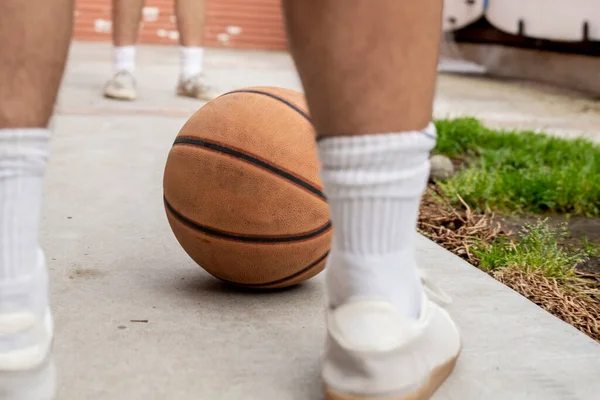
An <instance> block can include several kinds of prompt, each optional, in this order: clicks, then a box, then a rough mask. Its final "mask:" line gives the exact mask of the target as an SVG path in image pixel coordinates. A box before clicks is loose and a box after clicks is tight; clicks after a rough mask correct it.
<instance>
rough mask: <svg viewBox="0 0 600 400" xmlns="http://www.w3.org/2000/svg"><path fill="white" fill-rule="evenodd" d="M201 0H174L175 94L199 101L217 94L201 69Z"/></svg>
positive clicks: (202, 0) (202, 6) (202, 12)
mask: <svg viewBox="0 0 600 400" xmlns="http://www.w3.org/2000/svg"><path fill="white" fill-rule="evenodd" d="M204 7H205V1H204V0H175V13H176V14H177V28H178V29H179V43H180V44H181V46H180V48H179V51H180V57H181V74H180V76H179V83H178V85H177V94H178V95H180V96H186V97H194V98H198V99H202V100H212V99H213V98H215V97H216V96H217V93H215V92H214V90H213V89H212V88H211V87H210V86H208V85H207V84H206V80H205V78H204V76H203V73H202V72H203V69H204V65H203V64H204V47H202V45H203V40H204V16H205V9H204Z"/></svg>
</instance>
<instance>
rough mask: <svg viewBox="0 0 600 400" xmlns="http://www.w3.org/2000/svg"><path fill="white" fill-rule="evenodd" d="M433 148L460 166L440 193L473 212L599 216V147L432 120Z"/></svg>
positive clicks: (463, 121) (461, 120)
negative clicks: (435, 135) (435, 136)
mask: <svg viewBox="0 0 600 400" xmlns="http://www.w3.org/2000/svg"><path fill="white" fill-rule="evenodd" d="M436 127H437V130H438V143H437V147H436V152H437V153H439V154H444V155H447V156H448V157H451V158H462V159H463V160H464V161H466V165H467V166H466V167H465V168H464V169H462V170H460V171H459V172H458V173H457V174H456V175H455V176H453V177H452V178H450V179H449V180H448V181H446V182H441V183H439V189H440V191H441V192H442V193H443V194H444V195H445V197H447V198H448V199H450V200H451V201H454V202H456V203H458V201H459V200H458V197H457V194H460V196H461V197H462V199H464V201H465V202H466V203H468V204H469V205H470V206H472V207H474V208H475V209H476V210H479V211H489V210H494V211H500V212H505V213H506V212H509V213H538V214H541V213H547V212H555V213H566V214H580V215H586V216H600V178H599V177H600V146H598V145H596V144H594V143H592V142H589V141H587V140H584V139H575V140H567V139H562V138H555V137H551V136H548V135H545V134H539V133H534V132H530V131H498V130H494V129H488V128H486V127H484V126H483V125H482V124H481V123H480V122H479V121H477V120H476V119H473V118H459V119H454V120H439V121H436Z"/></svg>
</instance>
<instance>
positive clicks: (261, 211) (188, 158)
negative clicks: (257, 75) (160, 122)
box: [163, 87, 331, 288]
mask: <svg viewBox="0 0 600 400" xmlns="http://www.w3.org/2000/svg"><path fill="white" fill-rule="evenodd" d="M256 92H260V93H256ZM269 95H271V96H276V97H278V98H273V97H271V96H269ZM286 102H287V103H289V104H286ZM307 114H308V110H307V107H306V104H305V102H304V96H303V95H302V94H301V93H299V92H296V91H293V90H289V89H280V88H264V87H257V88H247V89H241V90H240V91H235V92H232V93H228V94H225V95H223V96H221V97H219V98H217V99H215V100H213V101H212V102H210V103H208V104H206V105H205V106H204V107H202V108H201V109H200V110H198V111H197V112H196V113H195V114H194V115H193V116H192V117H191V118H190V119H189V121H188V122H187V123H186V124H185V125H184V126H183V128H182V129H181V131H180V132H179V134H178V135H177V139H178V140H179V141H180V142H178V141H177V140H176V143H175V144H174V146H173V148H172V149H171V151H170V153H169V157H168V160H167V165H166V167H165V174H164V182H163V184H164V196H165V201H166V212H167V216H168V219H169V223H170V224H171V228H172V229H173V232H174V233H175V236H176V237H177V239H178V241H179V243H180V244H181V245H182V247H183V248H184V249H185V251H186V252H187V253H188V254H189V255H190V256H191V257H192V258H193V259H194V261H196V262H197V263H198V264H199V265H201V266H202V267H203V268H204V269H206V270H207V271H208V272H209V273H211V274H213V275H214V276H216V277H218V278H220V279H223V280H226V281H229V282H233V283H236V284H241V285H247V286H251V287H269V288H271V287H282V286H289V285H292V284H295V283H298V282H301V281H303V280H305V279H308V278H310V277H312V276H314V275H316V274H317V273H319V272H320V271H321V270H322V269H323V267H324V265H325V258H326V254H327V252H328V250H329V245H330V240H331V228H330V226H329V212H328V208H327V204H326V201H325V199H324V198H323V197H322V193H320V190H321V188H322V185H321V182H320V180H319V176H318V172H319V171H318V170H319V166H318V161H317V156H316V142H315V133H314V130H313V127H312V124H311V123H310V121H309V120H308V116H307ZM182 140H183V142H181V141H182Z"/></svg>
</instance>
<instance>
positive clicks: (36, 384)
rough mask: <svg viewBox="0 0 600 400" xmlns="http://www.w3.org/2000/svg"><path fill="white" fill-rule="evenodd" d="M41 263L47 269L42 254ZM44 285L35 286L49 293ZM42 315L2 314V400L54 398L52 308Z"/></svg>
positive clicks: (10, 312)
mask: <svg viewBox="0 0 600 400" xmlns="http://www.w3.org/2000/svg"><path fill="white" fill-rule="evenodd" d="M40 264H41V265H40V266H38V267H39V268H45V260H44V257H43V253H42V252H41V251H40ZM42 285H45V279H41V280H40V282H39V283H38V282H35V283H34V284H32V285H31V286H32V287H38V286H40V290H46V289H45V288H42V287H41V286H42ZM3 295H4V296H6V293H3ZM42 310H43V308H42ZM39 314H40V313H39V312H37V313H36V312H32V311H29V310H25V311H19V310H18V309H10V310H9V309H5V310H4V311H1V312H0V400H51V399H53V398H54V393H55V371H54V365H53V363H52V360H51V358H50V350H51V347H52V338H53V324H52V316H51V314H50V310H49V309H46V312H45V313H44V315H43V316H42V317H41V318H40V316H39Z"/></svg>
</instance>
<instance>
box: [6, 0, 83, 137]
mask: <svg viewBox="0 0 600 400" xmlns="http://www.w3.org/2000/svg"><path fill="white" fill-rule="evenodd" d="M72 13H73V0H30V1H21V0H3V1H2V2H0V43H1V45H0V88H2V89H1V90H0V129H3V128H24V127H46V126H47V125H48V121H49V120H50V116H51V115H52V112H53V110H54V102H55V100H56V94H57V92H58V87H59V85H60V81H61V79H62V74H63V69H64V66H65V60H66V57H67V52H68V50H69V40H70V38H71V20H72Z"/></svg>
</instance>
